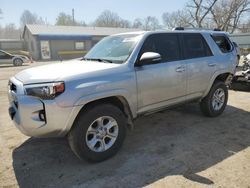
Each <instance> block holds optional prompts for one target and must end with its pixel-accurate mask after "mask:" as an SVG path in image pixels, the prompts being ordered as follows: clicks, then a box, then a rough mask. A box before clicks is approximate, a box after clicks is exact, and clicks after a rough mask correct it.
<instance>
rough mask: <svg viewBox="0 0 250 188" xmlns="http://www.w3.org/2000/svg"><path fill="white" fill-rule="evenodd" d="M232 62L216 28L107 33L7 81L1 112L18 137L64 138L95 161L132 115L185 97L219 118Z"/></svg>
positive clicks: (115, 142) (232, 53)
mask: <svg viewBox="0 0 250 188" xmlns="http://www.w3.org/2000/svg"><path fill="white" fill-rule="evenodd" d="M236 65H237V53H236V49H235V47H234V45H233V44H232V42H231V41H230V40H229V38H228V36H227V34H226V33H224V32H220V31H201V30H199V31H197V30H196V31H186V30H184V31H171V32H165V31H155V32H133V33H125V34H118V35H113V36H109V37H106V38H104V39H103V40H101V41H100V42H99V43H98V44H96V45H95V46H94V47H93V48H92V49H91V50H90V51H89V52H88V53H87V55H86V56H85V57H84V58H82V59H77V60H74V61H69V62H63V63H58V64H51V65H45V66H40V67H35V68H30V69H26V70H24V71H22V72H20V73H18V74H16V75H15V76H14V77H12V78H10V81H9V91H8V95H9V102H10V108H9V114H10V116H11V118H12V119H13V121H14V123H15V125H16V127H17V128H18V129H19V130H20V131H21V132H22V133H23V134H25V135H28V136H33V137H63V136H67V138H68V141H69V145H70V146H71V148H72V150H73V151H74V153H75V154H76V155H77V156H78V157H79V158H81V159H87V160H89V161H95V162H96V161H102V160H105V159H107V158H109V157H111V156H113V155H114V154H116V153H117V151H118V150H119V149H120V147H121V146H122V143H123V141H124V138H125V135H126V129H127V127H131V126H133V120H134V119H135V118H136V117H138V116H140V115H143V114H146V113H151V112H155V111H159V110H162V109H164V108H166V107H170V106H173V105H176V104H181V103H186V102H189V101H197V102H199V103H200V107H201V111H202V112H203V113H204V114H205V115H206V116H209V117H216V116H218V115H220V114H221V113H222V112H223V111H224V109H225V107H226V105H227V100H228V87H227V86H228V85H229V84H230V82H231V79H232V76H233V74H234V72H235V67H236Z"/></svg>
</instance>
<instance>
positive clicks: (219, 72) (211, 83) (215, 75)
mask: <svg viewBox="0 0 250 188" xmlns="http://www.w3.org/2000/svg"><path fill="white" fill-rule="evenodd" d="M221 74H229V75H233V73H232V72H230V71H228V70H227V69H221V70H218V71H216V72H215V73H214V74H213V76H212V78H211V79H210V82H209V85H208V86H209V87H208V88H207V90H206V91H205V93H204V94H203V96H202V98H204V97H206V96H207V94H208V93H209V91H210V89H211V87H212V85H213V83H214V81H215V80H216V78H217V77H218V76H219V75H221Z"/></svg>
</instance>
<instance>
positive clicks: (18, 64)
mask: <svg viewBox="0 0 250 188" xmlns="http://www.w3.org/2000/svg"><path fill="white" fill-rule="evenodd" d="M22 64H23V60H22V59H21V58H16V59H14V61H13V65H14V66H22Z"/></svg>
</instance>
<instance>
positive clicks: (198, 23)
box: [162, 0, 250, 33]
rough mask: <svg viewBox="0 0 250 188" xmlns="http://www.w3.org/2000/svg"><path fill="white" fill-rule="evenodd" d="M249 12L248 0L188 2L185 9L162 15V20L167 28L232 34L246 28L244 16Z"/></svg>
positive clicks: (197, 0)
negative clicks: (185, 27)
mask: <svg viewBox="0 0 250 188" xmlns="http://www.w3.org/2000/svg"><path fill="white" fill-rule="evenodd" d="M249 12H250V0H189V2H188V4H187V6H186V8H184V9H182V10H179V11H176V12H173V13H164V14H163V16H162V19H163V23H164V25H165V26H166V27H168V28H170V27H176V26H191V27H201V28H219V29H222V30H224V31H227V32H230V33H233V32H235V31H236V30H240V28H241V27H242V26H244V25H245V26H246V23H247V20H246V19H244V16H246V15H247V14H248V15H249ZM244 30H246V29H244Z"/></svg>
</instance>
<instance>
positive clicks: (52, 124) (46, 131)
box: [8, 78, 81, 137]
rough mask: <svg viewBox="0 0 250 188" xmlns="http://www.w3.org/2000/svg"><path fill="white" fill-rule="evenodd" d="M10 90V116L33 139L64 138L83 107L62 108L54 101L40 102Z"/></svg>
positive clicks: (16, 83)
mask: <svg viewBox="0 0 250 188" xmlns="http://www.w3.org/2000/svg"><path fill="white" fill-rule="evenodd" d="M11 82H13V83H14V84H15V85H18V87H17V91H16V92H14V91H12V90H9V93H8V95H9V105H10V107H9V114H10V117H11V119H12V120H13V122H14V124H15V126H16V127H17V128H18V129H19V130H20V131H21V132H22V133H23V134H25V135H27V136H33V137H62V136H64V135H65V134H67V132H68V131H69V129H70V128H71V126H72V124H73V122H74V119H75V117H76V116H77V114H78V112H79V111H80V109H81V107H80V106H76V107H60V106H58V105H57V103H56V102H55V101H53V100H45V101H43V100H40V99H39V98H36V97H32V96H27V95H24V94H23V93H22V91H21V92H20V91H18V88H19V89H20V88H21V89H22V90H23V87H22V86H21V87H20V85H21V83H18V82H19V81H18V80H16V79H14V78H12V79H11Z"/></svg>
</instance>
